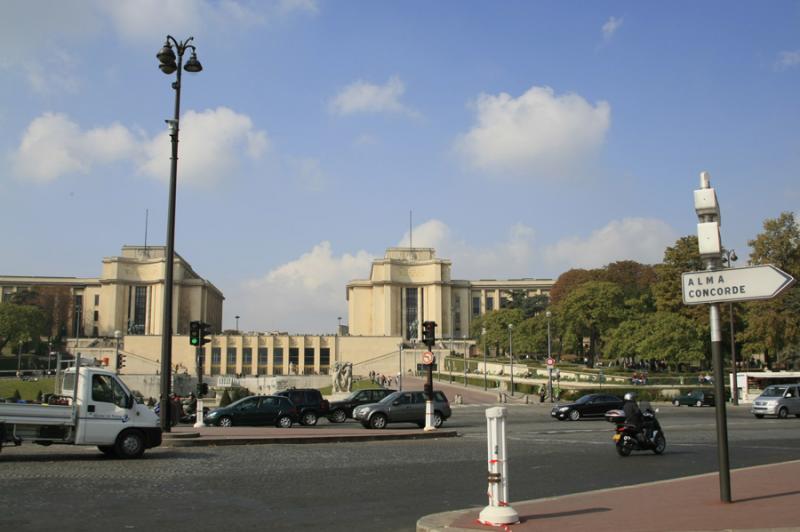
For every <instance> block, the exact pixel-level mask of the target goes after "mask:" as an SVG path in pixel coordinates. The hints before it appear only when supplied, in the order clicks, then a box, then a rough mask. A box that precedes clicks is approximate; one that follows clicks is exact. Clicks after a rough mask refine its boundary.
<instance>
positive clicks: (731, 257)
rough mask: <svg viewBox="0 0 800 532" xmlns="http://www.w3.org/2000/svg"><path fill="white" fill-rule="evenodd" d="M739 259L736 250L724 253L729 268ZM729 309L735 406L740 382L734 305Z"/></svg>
mask: <svg viewBox="0 0 800 532" xmlns="http://www.w3.org/2000/svg"><path fill="white" fill-rule="evenodd" d="M738 258H739V257H737V256H736V251H734V250H732V249H731V250H726V251H723V252H722V263H723V264H725V265H726V266H727V267H728V268H733V263H734V262H736V260H737V259H738ZM728 309H729V310H730V320H731V374H732V376H733V386H731V402H732V403H733V405H734V406H738V405H739V382H738V381H737V377H736V335H735V334H734V331H733V303H728Z"/></svg>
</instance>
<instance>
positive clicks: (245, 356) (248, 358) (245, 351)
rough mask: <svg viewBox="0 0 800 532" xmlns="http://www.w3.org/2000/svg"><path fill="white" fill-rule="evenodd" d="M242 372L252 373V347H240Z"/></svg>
mask: <svg viewBox="0 0 800 532" xmlns="http://www.w3.org/2000/svg"><path fill="white" fill-rule="evenodd" d="M242 373H245V374H252V373H253V348H252V347H243V348H242Z"/></svg>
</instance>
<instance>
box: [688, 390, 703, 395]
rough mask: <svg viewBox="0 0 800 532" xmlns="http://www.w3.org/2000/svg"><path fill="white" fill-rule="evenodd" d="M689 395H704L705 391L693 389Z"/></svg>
mask: <svg viewBox="0 0 800 532" xmlns="http://www.w3.org/2000/svg"><path fill="white" fill-rule="evenodd" d="M689 397H703V392H701V391H700V390H692V391H691V392H689Z"/></svg>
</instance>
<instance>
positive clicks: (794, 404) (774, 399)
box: [750, 384, 800, 419]
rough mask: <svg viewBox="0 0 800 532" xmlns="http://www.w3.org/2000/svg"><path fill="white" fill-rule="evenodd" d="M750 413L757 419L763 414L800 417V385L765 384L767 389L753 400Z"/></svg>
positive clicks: (782, 417) (783, 417)
mask: <svg viewBox="0 0 800 532" xmlns="http://www.w3.org/2000/svg"><path fill="white" fill-rule="evenodd" d="M750 413H751V414H753V415H754V416H756V417H757V418H759V419H761V418H763V417H764V416H775V417H779V418H781V419H785V418H787V417H789V414H794V415H795V416H796V417H800V385H798V384H774V385H772V386H767V389H766V390H764V391H763V393H762V394H761V395H759V396H758V397H756V400H755V401H753V406H752V408H751V409H750Z"/></svg>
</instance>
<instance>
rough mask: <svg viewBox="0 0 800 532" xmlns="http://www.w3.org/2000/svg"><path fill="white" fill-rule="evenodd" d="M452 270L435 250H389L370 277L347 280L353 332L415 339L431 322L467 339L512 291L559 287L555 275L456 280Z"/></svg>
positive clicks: (535, 292) (536, 291) (530, 293)
mask: <svg viewBox="0 0 800 532" xmlns="http://www.w3.org/2000/svg"><path fill="white" fill-rule="evenodd" d="M451 268H452V264H451V262H450V261H449V260H447V259H439V258H436V253H435V251H434V250H433V249H431V248H389V249H387V250H386V254H385V256H384V257H383V258H381V259H376V260H375V261H373V263H372V268H371V271H370V276H369V279H365V280H354V281H350V282H349V283H348V284H347V303H348V316H349V323H348V327H349V331H350V334H351V335H354V336H362V335H363V336H396V337H402V339H403V340H405V341H415V340H420V339H421V338H422V327H421V324H422V322H423V321H428V320H430V321H435V322H436V323H437V325H438V328H437V336H438V337H441V338H466V337H468V336H469V331H470V326H471V324H472V321H473V320H474V319H475V318H477V317H478V316H481V315H482V314H485V313H487V312H491V311H492V310H497V309H499V308H501V307H502V306H503V305H504V304H505V302H506V301H507V300H509V299H510V298H511V296H512V293H515V292H518V291H521V292H523V293H525V294H527V295H528V296H533V295H547V294H549V292H550V289H551V288H552V287H553V280H552V279H509V280H495V279H482V280H478V281H462V280H454V279H452V278H451Z"/></svg>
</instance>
